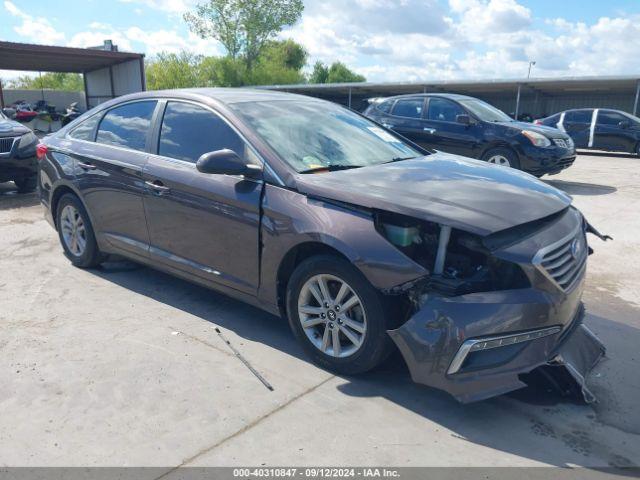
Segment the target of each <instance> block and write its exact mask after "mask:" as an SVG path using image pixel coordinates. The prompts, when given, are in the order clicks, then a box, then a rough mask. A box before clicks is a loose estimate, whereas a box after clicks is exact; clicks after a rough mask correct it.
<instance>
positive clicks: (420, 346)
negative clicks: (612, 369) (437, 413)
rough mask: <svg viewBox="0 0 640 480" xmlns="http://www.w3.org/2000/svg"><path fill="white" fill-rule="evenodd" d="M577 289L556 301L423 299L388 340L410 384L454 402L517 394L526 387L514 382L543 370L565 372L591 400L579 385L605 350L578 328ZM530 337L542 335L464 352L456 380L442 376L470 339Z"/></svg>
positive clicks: (520, 296) (479, 296) (526, 296)
mask: <svg viewBox="0 0 640 480" xmlns="http://www.w3.org/2000/svg"><path fill="white" fill-rule="evenodd" d="M582 282H583V280H581V282H580V284H579V285H577V286H576V288H575V289H574V291H573V293H572V294H569V295H564V296H561V297H555V296H553V295H551V294H549V292H542V291H539V290H535V289H521V290H509V291H499V292H487V293H476V294H469V295H463V296H460V297H448V298H447V297H427V296H425V297H423V302H422V305H421V308H420V309H419V310H418V311H417V312H416V313H415V314H414V315H413V316H412V317H411V318H410V319H409V320H408V321H407V322H406V323H405V324H404V325H402V326H401V327H399V328H397V329H395V330H389V331H388V333H389V335H390V336H391V338H392V339H393V341H394V342H395V344H396V345H397V346H398V348H399V349H400V352H401V353H402V355H403V357H404V359H405V361H406V363H407V366H408V367H409V371H410V373H411V377H412V379H413V380H414V381H415V382H416V383H421V384H425V385H429V386H431V387H435V388H438V389H441V390H444V391H446V392H448V393H450V394H451V395H453V396H454V397H455V398H456V399H457V400H459V401H460V402H463V403H468V402H474V401H478V400H483V399H486V398H489V397H493V396H496V395H501V394H504V393H507V392H510V391H513V390H517V389H519V388H522V387H524V386H526V384H525V383H524V382H523V381H522V380H521V379H520V378H519V375H522V374H526V373H529V372H531V371H532V370H534V369H535V368H537V367H540V366H543V365H549V366H554V367H558V368H562V367H564V368H566V369H567V370H569V373H570V374H571V376H572V377H573V378H574V379H575V380H576V382H578V383H579V384H580V386H581V388H583V392H585V400H587V401H592V397H593V396H592V395H591V394H590V393H589V392H588V390H586V387H585V386H584V378H585V377H586V375H587V374H588V373H589V371H590V370H591V369H592V368H593V366H595V364H596V363H597V362H598V361H599V360H600V358H601V357H602V355H603V354H604V347H603V346H602V344H601V343H600V342H599V341H598V340H597V339H596V338H595V337H594V336H593V334H591V333H590V332H589V331H588V329H587V328H586V327H584V326H583V325H582V319H583V317H584V307H583V306H582V304H581V302H580V297H581V292H582ZM553 327H556V328H553ZM557 327H560V328H557ZM537 331H545V335H539V336H537V337H536V335H533V337H534V338H533V339H531V340H527V341H520V342H512V343H511V344H507V345H504V346H500V347H499V348H491V349H489V350H486V351H483V350H480V351H477V352H469V353H468V355H467V356H466V358H465V360H464V362H462V363H461V364H460V365H459V367H458V368H456V369H455V373H453V374H449V373H448V372H449V371H450V368H451V365H452V362H453V361H454V359H455V358H456V355H457V354H458V352H459V350H460V348H461V347H462V345H463V344H464V343H465V341H468V340H469V339H483V338H485V337H487V338H496V337H501V336H510V335H513V334H514V333H517V334H522V335H526V334H527V333H531V332H537ZM549 331H551V332H553V333H549Z"/></svg>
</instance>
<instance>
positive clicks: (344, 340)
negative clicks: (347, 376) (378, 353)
mask: <svg viewBox="0 0 640 480" xmlns="http://www.w3.org/2000/svg"><path fill="white" fill-rule="evenodd" d="M298 318H299V319H300V323H301V325H302V329H303V330H304V332H305V334H306V335H307V338H308V339H309V340H310V341H311V343H312V344H313V345H314V346H315V347H316V348H317V349H318V350H320V351H321V352H322V353H324V354H326V355H329V356H331V357H340V358H343V357H348V356H350V355H353V354H354V353H356V352H357V351H358V350H359V349H360V347H361V346H362V344H363V343H364V339H365V335H366V332H367V318H366V314H365V311H364V307H363V305H362V301H361V300H360V297H358V295H357V294H356V293H355V291H354V290H353V289H352V288H351V287H350V286H349V284H347V282H345V281H344V280H342V279H340V278H338V277H336V276H335V275H329V274H320V275H315V276H313V277H311V278H310V279H309V280H307V282H306V283H305V284H304V285H303V286H302V288H301V289H300V295H299V297H298Z"/></svg>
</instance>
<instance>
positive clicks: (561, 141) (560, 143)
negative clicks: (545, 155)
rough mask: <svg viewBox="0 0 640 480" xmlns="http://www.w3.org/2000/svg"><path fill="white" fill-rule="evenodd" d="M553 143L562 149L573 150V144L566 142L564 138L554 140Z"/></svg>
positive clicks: (569, 141)
mask: <svg viewBox="0 0 640 480" xmlns="http://www.w3.org/2000/svg"><path fill="white" fill-rule="evenodd" d="M553 143H555V144H556V145H557V146H559V147H560V148H569V149H571V148H573V142H572V141H571V140H565V139H564V138H554V139H553Z"/></svg>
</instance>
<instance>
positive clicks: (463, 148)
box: [422, 97, 482, 158]
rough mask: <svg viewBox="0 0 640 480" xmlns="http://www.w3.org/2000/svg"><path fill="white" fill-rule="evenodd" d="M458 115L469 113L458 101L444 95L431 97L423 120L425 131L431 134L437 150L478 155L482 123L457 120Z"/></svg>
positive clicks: (430, 136)
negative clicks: (459, 121)
mask: <svg viewBox="0 0 640 480" xmlns="http://www.w3.org/2000/svg"><path fill="white" fill-rule="evenodd" d="M458 115H468V113H467V111H466V110H465V109H464V108H462V107H461V106H460V105H458V104H457V103H456V102H454V101H452V100H449V99H448V98H442V97H429V102H428V105H427V112H426V115H425V118H424V120H423V127H422V129H423V131H424V132H425V134H428V135H429V138H430V139H431V144H432V146H433V148H435V149H436V150H441V151H443V152H447V153H455V154H457V155H464V156H466V157H472V158H473V157H476V155H477V153H478V152H479V148H478V145H479V138H480V137H481V132H479V131H478V129H480V128H482V127H481V126H480V125H478V124H475V123H472V124H471V125H465V124H462V123H458V122H457V120H456V119H457V117H458Z"/></svg>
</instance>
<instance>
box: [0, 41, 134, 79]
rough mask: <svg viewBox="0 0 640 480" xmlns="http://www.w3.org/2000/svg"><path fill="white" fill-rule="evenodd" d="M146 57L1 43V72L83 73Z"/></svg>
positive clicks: (122, 53) (85, 49) (123, 53)
mask: <svg viewBox="0 0 640 480" xmlns="http://www.w3.org/2000/svg"><path fill="white" fill-rule="evenodd" d="M142 58H144V55H142V54H141V53H130V52H111V51H107V50H97V49H96V50H94V49H88V48H70V47H58V46H52V45H34V44H28V43H14V42H0V70H27V71H36V72H37V71H40V72H77V73H83V72H89V71H92V70H98V69H100V68H105V67H109V66H112V65H116V64H119V63H122V62H126V61H128V60H133V59H142Z"/></svg>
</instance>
